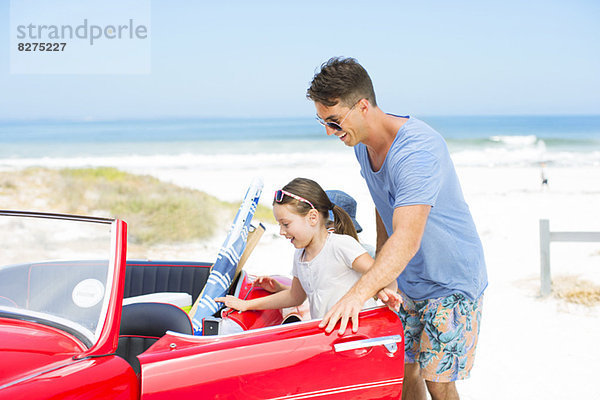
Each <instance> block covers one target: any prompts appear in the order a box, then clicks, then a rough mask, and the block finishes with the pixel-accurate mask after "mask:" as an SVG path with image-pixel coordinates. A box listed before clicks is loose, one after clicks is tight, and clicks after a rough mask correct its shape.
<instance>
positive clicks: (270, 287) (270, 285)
mask: <svg viewBox="0 0 600 400" xmlns="http://www.w3.org/2000/svg"><path fill="white" fill-rule="evenodd" d="M252 286H255V287H259V288H262V289H264V290H266V291H267V292H271V293H276V292H281V291H282V290H285V289H288V287H287V286H285V285H284V284H282V283H280V282H279V281H278V280H277V279H274V278H271V277H270V276H259V277H258V278H256V280H255V281H254V283H253V284H252Z"/></svg>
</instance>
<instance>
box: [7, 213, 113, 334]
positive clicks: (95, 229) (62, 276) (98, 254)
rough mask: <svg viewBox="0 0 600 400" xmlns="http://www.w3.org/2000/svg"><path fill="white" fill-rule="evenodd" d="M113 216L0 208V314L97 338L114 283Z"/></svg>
mask: <svg viewBox="0 0 600 400" xmlns="http://www.w3.org/2000/svg"><path fill="white" fill-rule="evenodd" d="M112 222H113V221H112V220H109V219H100V218H83V217H70V216H60V215H49V214H31V213H14V212H2V211H0V243H2V251H1V252H0V316H2V317H9V318H18V319H23V320H27V321H33V322H37V323H41V324H45V325H50V326H54V327H57V328H59V329H62V330H64V331H67V332H69V333H71V334H73V335H75V336H76V337H78V338H79V339H80V340H81V341H82V342H84V344H86V345H87V346H91V345H92V344H93V343H95V342H96V340H97V339H98V337H99V335H100V332H101V330H102V327H103V324H104V320H105V316H106V312H107V309H108V301H109V297H110V288H111V286H112V277H113V271H114V259H113V258H114V257H113V255H114V254H115V251H114V246H115V244H114V240H113V239H112V237H113V236H114V235H113V234H112V232H111V231H112V230H114V229H113V226H114V224H113V223H112Z"/></svg>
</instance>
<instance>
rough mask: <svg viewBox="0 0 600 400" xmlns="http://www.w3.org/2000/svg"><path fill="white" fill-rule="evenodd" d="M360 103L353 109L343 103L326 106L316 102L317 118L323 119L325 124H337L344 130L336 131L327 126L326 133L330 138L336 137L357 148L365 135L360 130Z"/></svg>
mask: <svg viewBox="0 0 600 400" xmlns="http://www.w3.org/2000/svg"><path fill="white" fill-rule="evenodd" d="M359 106H360V103H357V104H355V105H354V106H352V107H347V106H345V105H343V104H342V103H341V102H338V104H336V105H335V106H330V107H329V106H326V105H323V104H321V103H319V102H315V108H316V110H317V116H318V117H319V118H321V119H322V120H323V121H324V122H325V123H327V122H335V123H336V124H337V125H339V126H341V128H342V130H341V131H340V130H336V129H334V128H332V127H330V126H327V125H325V132H326V133H327V135H328V136H331V135H335V136H337V137H338V138H340V140H341V141H342V142H344V144H345V145H346V146H356V145H357V144H358V143H359V142H360V141H362V139H363V136H364V135H363V134H362V133H361V129H360V124H359V122H360V120H359V118H360V115H359V113H360V111H359V110H358V109H357V108H359Z"/></svg>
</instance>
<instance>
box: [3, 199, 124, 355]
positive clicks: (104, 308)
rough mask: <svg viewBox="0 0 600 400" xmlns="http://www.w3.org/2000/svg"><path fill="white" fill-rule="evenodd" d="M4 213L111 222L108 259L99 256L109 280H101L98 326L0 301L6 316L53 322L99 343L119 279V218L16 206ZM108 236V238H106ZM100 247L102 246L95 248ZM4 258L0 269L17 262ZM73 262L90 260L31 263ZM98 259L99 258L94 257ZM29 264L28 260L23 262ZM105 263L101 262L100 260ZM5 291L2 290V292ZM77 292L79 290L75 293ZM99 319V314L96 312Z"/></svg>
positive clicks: (90, 343)
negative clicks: (86, 324)
mask: <svg viewBox="0 0 600 400" xmlns="http://www.w3.org/2000/svg"><path fill="white" fill-rule="evenodd" d="M4 217H19V218H33V219H35V218H38V219H46V220H67V221H75V222H84V223H91V224H102V225H108V227H107V232H106V233H107V234H108V235H109V238H110V241H109V242H108V240H107V243H106V244H108V245H109V247H107V248H106V250H107V251H108V254H106V256H107V257H106V259H101V260H99V262H100V263H106V262H107V265H106V268H107V271H106V280H105V281H104V282H101V283H102V284H103V286H104V287H103V289H102V291H98V294H99V293H102V297H101V300H100V301H99V302H98V303H100V302H101V306H100V311H99V314H97V315H98V317H97V324H96V326H95V328H94V329H89V328H87V327H85V326H83V325H82V324H80V323H78V321H73V320H71V319H69V318H63V317H61V316H60V315H54V314H52V313H47V312H43V311H42V312H40V311H37V310H29V309H25V308H20V307H13V306H10V305H1V304H0V317H4V318H14V319H18V320H23V321H30V322H34V323H40V324H42V325H46V326H50V327H53V328H57V329H60V330H61V331H64V332H66V333H68V334H70V335H72V336H74V337H75V338H77V339H78V340H79V341H80V342H82V343H83V344H84V345H85V346H86V347H87V348H88V349H91V348H92V347H93V346H94V345H95V344H97V343H98V340H99V339H100V336H101V333H102V331H103V329H104V328H105V325H106V323H107V315H108V311H109V306H110V299H111V294H112V288H113V282H114V279H115V268H116V263H117V260H116V256H117V253H118V252H117V245H118V240H117V227H116V225H117V220H116V219H113V218H102V217H87V216H80V215H71V214H58V213H45V212H29V211H13V210H0V218H4ZM103 240H104V239H103ZM94 250H95V251H98V249H94ZM3 261H4V260H0V264H1V265H0V271H2V270H3V269H4V268H7V267H8V268H10V267H12V266H13V265H11V263H7V264H4V262H3ZM65 261H66V262H69V263H73V266H74V267H76V266H77V264H78V263H79V262H80V261H83V262H86V261H89V260H86V259H76V260H73V259H67V260H63V259H52V260H44V261H43V262H33V263H32V264H31V265H44V264H45V263H47V264H52V263H62V262H65ZM94 261H97V260H94ZM23 265H25V264H23ZM99 265H101V264H99ZM0 294H1V293H0ZM72 296H75V294H72ZM94 319H95V315H94Z"/></svg>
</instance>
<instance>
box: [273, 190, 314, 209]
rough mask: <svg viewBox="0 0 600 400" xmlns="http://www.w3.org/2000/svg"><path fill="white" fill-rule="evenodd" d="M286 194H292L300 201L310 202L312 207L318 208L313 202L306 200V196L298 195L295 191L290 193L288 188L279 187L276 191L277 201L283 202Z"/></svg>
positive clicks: (291, 195) (292, 196)
mask: <svg viewBox="0 0 600 400" xmlns="http://www.w3.org/2000/svg"><path fill="white" fill-rule="evenodd" d="M284 196H290V197H291V198H293V199H296V200H298V201H301V202H303V203H306V204H308V205H309V206H310V208H312V209H313V210H316V208H315V206H313V204H312V203H311V202H310V201H308V200H306V199H305V198H304V197H300V196H297V195H295V194H294V193H290V192H288V191H287V190H283V189H279V190H277V191H276V192H275V201H276V202H277V203H281V202H282V201H283V197H284Z"/></svg>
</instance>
